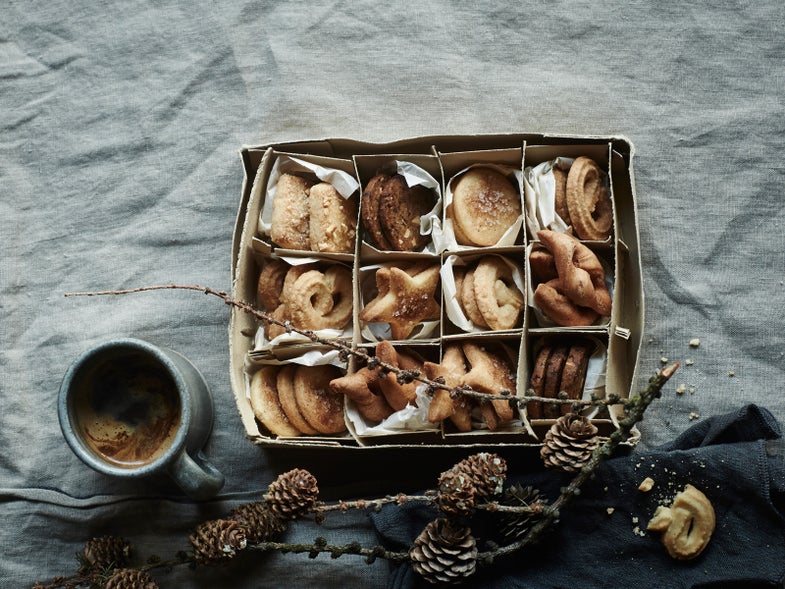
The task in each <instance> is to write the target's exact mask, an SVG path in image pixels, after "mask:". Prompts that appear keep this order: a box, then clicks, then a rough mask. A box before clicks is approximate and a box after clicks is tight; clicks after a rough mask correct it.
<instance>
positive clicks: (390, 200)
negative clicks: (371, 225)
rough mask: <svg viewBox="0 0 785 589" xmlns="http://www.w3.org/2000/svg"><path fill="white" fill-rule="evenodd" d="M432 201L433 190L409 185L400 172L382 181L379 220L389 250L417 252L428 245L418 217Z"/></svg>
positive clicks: (431, 205)
mask: <svg viewBox="0 0 785 589" xmlns="http://www.w3.org/2000/svg"><path fill="white" fill-rule="evenodd" d="M435 202H436V201H435V199H434V196H433V192H432V191H430V190H429V189H427V188H425V187H424V186H411V187H409V186H408V185H407V184H406V179H405V178H404V177H403V176H401V175H400V174H396V175H395V176H393V177H391V178H390V179H389V180H387V182H385V183H384V189H383V190H382V194H381V199H380V201H379V222H380V223H381V226H382V233H384V236H385V237H386V238H387V241H388V243H389V244H390V245H391V246H392V249H394V250H396V251H401V252H419V251H421V250H422V249H423V248H424V247H425V246H426V245H427V244H428V241H429V240H430V236H428V235H421V234H420V217H422V216H423V215H425V214H426V213H428V212H429V211H430V210H431V209H432V208H433V205H434V203H435Z"/></svg>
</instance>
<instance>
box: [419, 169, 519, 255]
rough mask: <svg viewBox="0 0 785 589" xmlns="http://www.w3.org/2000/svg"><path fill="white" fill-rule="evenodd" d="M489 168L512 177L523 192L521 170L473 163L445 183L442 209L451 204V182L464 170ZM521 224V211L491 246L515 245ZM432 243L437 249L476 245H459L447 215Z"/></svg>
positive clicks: (445, 249)
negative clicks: (439, 232)
mask: <svg viewBox="0 0 785 589" xmlns="http://www.w3.org/2000/svg"><path fill="white" fill-rule="evenodd" d="M478 167H479V168H491V169H492V170H496V171H497V172H500V173H501V174H504V175H505V176H507V177H514V178H515V184H516V185H517V186H518V194H519V195H522V194H523V174H522V172H521V170H519V169H518V168H513V167H512V166H502V165H499V164H474V165H471V166H468V167H467V168H464V169H463V170H461V171H460V172H458V173H457V174H455V175H454V176H453V177H452V178H451V179H450V181H449V182H448V183H447V188H446V190H445V191H444V210H445V211H446V210H447V209H449V207H450V205H452V198H453V197H452V184H453V182H454V181H455V179H456V178H458V177H459V176H461V175H462V174H463V173H465V172H466V171H468V170H470V169H472V168H478ZM521 208H523V203H521ZM521 225H523V213H521V214H520V215H519V216H518V218H517V219H516V220H515V222H514V223H513V224H512V225H511V226H510V227H509V228H508V229H507V231H505V232H504V234H503V235H502V236H501V238H499V241H497V242H496V243H495V244H493V246H491V247H502V246H508V245H515V242H516V238H517V237H518V232H519V231H520V229H521ZM433 241H434V245H435V246H436V250H437V251H440V252H441V251H447V250H449V251H460V250H465V249H474V248H476V247H478V246H473V245H460V244H459V243H458V241H457V240H456V239H455V229H454V228H453V222H452V219H451V218H450V217H448V216H447V215H445V216H444V226H443V227H442V231H441V234H440V235H439V236H438V239H437V236H436V235H434V239H433Z"/></svg>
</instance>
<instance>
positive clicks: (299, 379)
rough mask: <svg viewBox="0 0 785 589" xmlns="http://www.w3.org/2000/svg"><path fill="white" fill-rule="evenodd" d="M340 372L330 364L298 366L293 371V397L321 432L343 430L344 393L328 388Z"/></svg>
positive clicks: (302, 411)
mask: <svg viewBox="0 0 785 589" xmlns="http://www.w3.org/2000/svg"><path fill="white" fill-rule="evenodd" d="M338 376H340V372H339V370H338V368H336V367H335V366H330V365H321V366H298V367H297V370H296V371H295V373H294V397H295V400H296V402H297V408H298V409H299V410H300V413H301V414H302V416H303V418H304V419H305V421H307V422H308V425H310V426H311V427H312V428H313V429H315V430H316V431H317V432H319V433H320V434H339V433H342V432H344V431H345V430H346V424H345V423H344V419H343V395H340V394H338V393H336V392H335V391H333V390H332V389H331V388H330V381H332V380H334V379H335V378H337V377H338Z"/></svg>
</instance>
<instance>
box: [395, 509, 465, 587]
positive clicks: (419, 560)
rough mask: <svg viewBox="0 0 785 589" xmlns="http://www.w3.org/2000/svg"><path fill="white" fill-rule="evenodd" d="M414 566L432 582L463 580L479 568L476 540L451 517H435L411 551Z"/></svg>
mask: <svg viewBox="0 0 785 589" xmlns="http://www.w3.org/2000/svg"><path fill="white" fill-rule="evenodd" d="M409 558H410V559H411V561H412V568H414V571H415V572H416V573H417V574H418V575H420V576H421V577H422V578H423V579H425V580H426V581H428V582H429V583H433V584H434V585H436V584H444V585H451V584H454V583H460V582H462V581H463V580H464V579H465V578H466V577H469V576H470V575H472V574H474V571H475V570H476V569H477V543H476V541H475V539H474V537H473V536H472V533H471V530H470V529H469V528H467V527H464V526H461V525H458V524H456V523H454V522H453V521H451V520H448V519H444V518H440V519H437V520H435V521H432V522H431V523H429V524H428V525H427V526H425V529H424V530H423V531H422V532H421V533H420V535H419V536H417V538H416V539H415V540H414V545H413V546H412V548H411V550H410V551H409Z"/></svg>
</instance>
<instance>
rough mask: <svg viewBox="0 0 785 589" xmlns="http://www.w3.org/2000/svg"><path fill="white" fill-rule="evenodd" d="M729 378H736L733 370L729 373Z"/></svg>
mask: <svg viewBox="0 0 785 589" xmlns="http://www.w3.org/2000/svg"><path fill="white" fill-rule="evenodd" d="M728 376H736V373H735V372H734V371H733V370H731V371H730V372H728Z"/></svg>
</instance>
